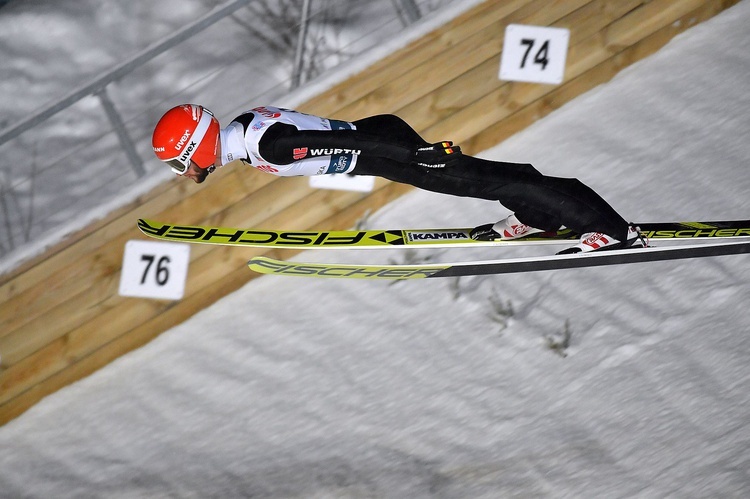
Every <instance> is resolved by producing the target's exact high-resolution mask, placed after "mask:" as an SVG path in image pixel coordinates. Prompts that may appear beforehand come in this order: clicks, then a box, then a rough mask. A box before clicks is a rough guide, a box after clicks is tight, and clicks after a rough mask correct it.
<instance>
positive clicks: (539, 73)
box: [500, 24, 570, 84]
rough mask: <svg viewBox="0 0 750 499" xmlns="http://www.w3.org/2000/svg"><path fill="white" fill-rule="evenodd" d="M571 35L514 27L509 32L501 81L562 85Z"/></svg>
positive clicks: (547, 29)
mask: <svg viewBox="0 0 750 499" xmlns="http://www.w3.org/2000/svg"><path fill="white" fill-rule="evenodd" d="M569 39H570V31H569V30H567V29H565V28H550V27H545V26H526V25H523V24H510V25H508V27H507V28H506V29H505V40H504V42H503V54H502V58H501V60H500V79H501V80H511V81H527V82H533V83H553V84H558V83H562V81H563V78H564V76H565V59H566V56H567V53H568V40H569Z"/></svg>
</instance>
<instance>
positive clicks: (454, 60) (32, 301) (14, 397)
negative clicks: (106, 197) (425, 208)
mask: <svg viewBox="0 0 750 499" xmlns="http://www.w3.org/2000/svg"><path fill="white" fill-rule="evenodd" d="M737 1H738V0H724V1H719V0H557V1H553V0H502V1H501V0H489V1H487V2H485V3H482V4H480V5H478V6H476V7H475V8H473V9H471V10H470V11H468V12H466V13H464V14H462V15H460V16H459V17H457V18H456V19H454V20H452V21H451V22H449V23H448V24H447V25H444V26H442V27H440V28H439V29H437V30H435V31H433V32H431V33H429V34H428V35H427V36H424V37H423V38H421V39H419V40H416V41H414V42H412V43H411V44H409V45H408V46H407V47H405V48H404V49H402V50H399V51H397V52H396V53H394V54H391V55H389V56H387V57H385V58H383V59H381V60H380V61H378V62H377V63H375V64H373V65H372V66H371V67H369V68H368V69H366V70H364V71H362V72H361V73H359V74H357V75H355V76H353V77H351V78H349V79H348V80H346V81H344V82H342V83H340V84H338V85H336V86H335V87H334V88H331V89H330V90H328V91H326V92H324V93H322V94H321V95H319V96H317V97H316V98H314V99H312V100H311V101H309V102H307V103H305V104H304V105H302V106H300V107H299V110H301V111H305V112H308V113H313V114H319V115H322V116H328V117H334V118H338V119H343V120H356V119H360V118H363V117H366V116H369V115H374V114H379V113H395V114H398V115H399V116H401V117H403V118H404V119H406V120H407V121H408V122H409V123H411V124H412V125H413V126H414V127H415V128H416V129H417V130H419V131H420V132H421V133H422V135H423V136H424V137H425V138H426V139H428V140H430V141H437V140H443V139H451V140H453V141H455V142H457V143H459V144H461V146H462V148H463V150H464V151H465V152H467V153H476V152H479V151H481V150H483V149H486V148H488V147H491V146H493V145H495V144H497V143H498V142H500V141H502V140H503V139H505V138H507V137H509V136H510V135H512V134H514V133H516V132H517V131H519V130H521V129H523V128H525V127H526V126H528V125H529V124H531V123H533V122H534V121H535V120H537V119H539V118H541V117H543V116H545V115H546V114H548V113H549V112H551V111H552V110H554V109H556V108H558V107H559V106H561V105H563V104H564V103H566V102H568V101H570V100H571V99H572V98H574V97H576V96H578V95H580V94H582V93H584V92H586V91H587V90H589V89H591V88H593V87H595V86H596V85H599V84H601V83H603V82H606V81H607V80H609V79H611V78H612V77H613V76H614V75H615V74H616V73H617V72H618V71H620V70H621V69H622V68H624V67H626V66H628V65H629V64H631V63H633V62H635V61H637V60H639V59H641V58H643V57H645V56H648V55H649V54H651V53H653V52H655V51H657V50H658V49H659V48H661V47H662V46H664V45H665V44H666V43H667V42H668V41H669V40H670V39H671V38H672V37H673V36H675V35H676V34H678V33H680V32H682V31H684V30H685V29H687V28H689V27H691V26H693V25H695V24H697V23H699V22H701V21H703V20H705V19H708V18H710V17H712V16H714V15H715V14H717V13H718V12H720V11H722V10H723V9H725V8H728V7H730V6H731V5H733V4H735V3H737ZM512 23H517V24H530V25H540V26H556V27H565V28H568V29H570V32H571V36H570V42H569V43H570V46H569V51H568V59H567V66H566V70H565V80H564V82H563V83H562V84H561V85H556V86H553V85H540V84H529V83H510V82H503V81H500V80H498V77H497V75H498V69H499V61H500V53H501V50H502V46H503V35H504V32H505V27H506V26H507V25H508V24H512ZM268 104H273V103H268ZM408 190H410V188H409V187H407V186H403V185H398V184H392V183H389V182H386V181H383V180H379V181H377V182H376V188H375V190H374V191H373V192H372V193H370V194H361V193H350V192H341V191H327V190H313V189H310V188H309V187H308V183H307V179H305V178H278V177H274V176H272V175H268V174H264V173H260V172H256V171H252V170H248V169H247V168H232V167H225V168H223V169H221V170H219V171H218V172H216V173H215V174H214V175H212V177H211V180H210V181H209V182H207V183H205V184H203V185H199V186H198V185H195V184H193V183H192V182H188V181H184V180H183V181H179V180H175V181H171V182H168V183H165V184H163V185H161V186H159V187H158V188H156V189H154V190H153V191H152V192H150V193H148V194H146V195H144V196H142V197H140V198H139V199H136V200H135V201H133V202H132V203H130V204H129V205H128V206H125V207H123V208H121V209H119V210H117V211H116V212H114V213H112V214H110V215H109V216H108V217H106V219H104V220H101V221H99V222H96V223H94V224H91V225H90V226H89V227H87V228H85V229H84V230H82V231H80V232H78V233H76V234H74V235H72V236H70V237H68V238H67V239H65V240H64V241H63V242H61V243H59V244H58V245H57V246H55V247H54V248H52V249H50V250H49V251H47V252H46V253H45V254H43V255H41V256H40V257H38V258H35V259H33V260H32V261H29V262H27V263H26V264H24V265H22V266H21V267H20V268H18V269H16V270H15V271H13V272H11V273H9V274H7V275H4V276H2V277H0V302H2V308H1V309H0V424H3V423H5V422H7V421H9V420H10V419H12V418H14V417H16V416H18V415H19V414H21V413H22V412H23V411H25V410H26V409H28V408H29V407H31V406H32V405H33V404H35V403H36V402H38V401H39V400H40V399H41V398H43V397H44V396H46V395H48V394H50V393H52V392H54V391H56V390H58V389H59V388H61V387H63V386H65V385H67V384H69V383H71V382H73V381H75V380H77V379H80V378H82V377H84V376H86V375H88V374H90V373H92V372H94V371H95V370H97V369H99V368H100V367H102V366H104V365H106V364H107V363H109V362H111V361H112V360H114V359H115V358H117V357H119V356H121V355H123V354H124V353H126V352H128V351H130V350H132V349H134V348H137V347H139V346H141V345H143V344H145V343H146V342H148V341H149V340H151V339H153V338H154V337H155V336H157V335H158V334H160V333H161V332H163V331H165V330H167V329H169V328H171V327H173V326H175V325H176V324H179V323H180V322H183V321H184V320H186V319H188V318H189V317H190V316H192V315H193V314H195V313H196V312H198V311H200V310H201V309H203V308H205V307H206V306H208V305H210V304H211V303H213V302H215V301H216V300H219V299H220V298H222V297H223V296H225V295H227V294H228V293H231V292H232V291H234V290H236V289H238V288H239V287H240V286H242V285H243V284H245V283H246V282H248V281H249V280H250V279H252V278H253V277H254V274H253V273H252V272H250V271H248V270H247V269H246V267H245V263H246V261H247V260H248V259H249V258H250V257H252V256H255V255H257V254H260V253H261V250H252V249H246V248H243V249H236V248H229V247H218V248H217V247H210V246H202V245H196V246H193V247H192V251H191V262H190V271H189V277H188V282H187V288H186V292H185V297H184V298H183V299H182V300H180V301H177V302H172V301H159V300H146V299H137V298H125V297H121V296H119V295H118V285H119V279H120V267H121V264H122V258H123V251H124V246H125V243H126V242H127V241H128V240H131V239H143V237H142V236H141V235H140V234H139V232H138V231H137V230H136V228H135V222H136V219H138V218H141V217H150V218H156V219H160V220H164V221H172V222H178V223H184V224H204V225H229V226H238V227H273V228H285V229H298V230H304V229H310V228H347V227H351V226H352V225H353V224H354V223H355V222H356V219H357V218H359V217H360V216H361V215H362V214H363V213H365V211H366V210H372V209H375V208H378V207H381V206H383V205H384V204H386V203H388V202H390V201H392V200H394V199H396V198H397V197H399V196H401V195H402V194H404V193H405V192H407V191H408ZM275 253H276V252H275V251H272V252H270V254H275ZM275 256H281V257H288V256H290V253H289V252H286V253H283V252H279V254H275ZM249 313H252V312H251V311H250V312H249Z"/></svg>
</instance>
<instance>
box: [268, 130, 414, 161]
mask: <svg viewBox="0 0 750 499" xmlns="http://www.w3.org/2000/svg"><path fill="white" fill-rule="evenodd" d="M332 149H340V150H343V152H347V153H351V154H357V155H360V156H372V157H377V158H387V159H392V160H395V161H398V162H400V163H409V162H410V161H411V160H412V159H413V157H414V151H413V150H412V149H411V148H410V147H408V146H405V145H401V144H394V143H392V142H388V141H385V140H383V139H382V138H380V137H378V136H377V135H373V134H370V133H365V132H360V131H358V130H298V129H297V127H295V126H294V125H288V124H286V123H275V124H273V125H272V126H271V127H269V128H268V130H266V131H265V133H264V134H263V137H262V138H261V139H260V143H259V151H258V152H259V153H260V155H261V157H263V158H264V159H266V160H267V161H270V162H272V163H275V164H277V165H287V164H290V163H293V162H294V161H296V160H298V159H301V158H300V154H303V153H304V154H306V156H304V157H313V156H329V155H330V154H331V150H332Z"/></svg>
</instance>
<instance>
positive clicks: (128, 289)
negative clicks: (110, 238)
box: [120, 240, 190, 300]
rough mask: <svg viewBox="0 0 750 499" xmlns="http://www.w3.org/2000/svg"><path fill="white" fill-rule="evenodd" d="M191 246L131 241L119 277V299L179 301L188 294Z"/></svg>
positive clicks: (126, 248) (126, 247) (126, 245)
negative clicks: (126, 297) (120, 296)
mask: <svg viewBox="0 0 750 499" xmlns="http://www.w3.org/2000/svg"><path fill="white" fill-rule="evenodd" d="M189 262H190V245H189V244H181V243H166V242H159V241H139V240H133V241H128V242H127V243H126V244H125V256H124V257H123V261H122V274H121V275H120V295H122V296H140V297H144V298H160V299H165V300H179V299H180V298H182V296H183V295H184V294H185V281H186V280H187V269H188V264H189Z"/></svg>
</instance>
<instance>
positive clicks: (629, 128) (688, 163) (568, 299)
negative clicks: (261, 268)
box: [0, 0, 750, 498]
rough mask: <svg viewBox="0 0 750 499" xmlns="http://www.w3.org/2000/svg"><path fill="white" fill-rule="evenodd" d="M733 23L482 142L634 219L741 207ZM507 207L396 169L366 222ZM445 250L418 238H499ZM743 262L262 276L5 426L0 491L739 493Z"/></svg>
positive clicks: (697, 31) (743, 210)
mask: <svg viewBox="0 0 750 499" xmlns="http://www.w3.org/2000/svg"><path fill="white" fill-rule="evenodd" d="M748 24H750V1H748V0H745V1H743V2H741V3H740V4H738V5H737V6H735V7H732V8H730V9H729V10H727V11H725V12H724V13H722V14H721V15H719V16H717V17H716V18H714V19H712V20H710V21H708V22H706V23H704V24H702V25H699V26H697V27H695V28H693V29H691V30H689V31H688V32H686V33H685V34H684V35H682V36H680V37H678V38H677V39H675V40H674V41H673V42H672V43H670V44H669V45H668V46H667V47H666V48H664V49H663V50H662V51H660V52H659V53H657V54H656V55H654V56H652V57H650V58H649V59H646V60H644V61H642V62H640V63H638V64H636V65H635V66H632V67H630V68H629V69H627V70H625V71H624V72H623V73H622V74H620V75H619V76H618V77H617V78H616V79H615V80H613V81H612V82H611V83H609V84H607V85H604V86H602V87H599V88H597V89H595V90H594V91H592V92H590V93H588V94H587V95H584V96H582V97H581V98H579V99H577V100H575V101H574V102H572V103H570V104H569V105H567V106H565V107H564V108H562V109H561V110H559V111H557V112H556V113H554V114H552V115H550V116H549V117H547V118H545V119H544V120H542V121H540V122H538V123H537V124H535V125H534V126H532V127H531V128H529V129H528V130H526V131H524V132H523V133H521V134H519V135H517V136H515V137H513V138H512V139H510V140H508V141H506V142H505V143H503V144H501V145H499V146H497V147H496V148H494V149H492V150H490V151H486V152H485V153H484V154H483V156H485V157H491V158H497V159H503V160H517V161H531V162H533V163H534V164H535V165H536V166H537V167H538V168H539V169H541V170H542V171H544V172H546V173H549V174H554V175H560V176H577V177H579V178H581V179H582V180H583V181H584V182H586V183H588V184H589V185H591V186H592V187H594V188H595V189H596V190H597V191H599V192H600V193H601V194H602V195H603V196H604V197H606V198H607V199H608V200H609V201H610V202H611V203H612V204H613V205H614V206H615V207H617V208H618V209H619V210H620V211H621V212H622V213H623V215H624V216H626V217H628V218H631V219H634V220H635V219H637V220H651V219H690V218H717V219H718V218H748V216H750V200H748V196H747V192H748V188H750V179H748V176H747V173H746V172H747V169H746V162H747V158H748V155H750V140H749V139H750V119H748V115H750V100H749V99H750V98H749V97H748V92H747V89H748V87H747V75H748V73H750V53H749V52H748V51H747V50H746V48H747V47H748V46H750V31H748V29H747V26H748ZM405 118H407V119H408V116H407V117H405ZM505 213H506V211H505V210H503V209H502V208H501V207H499V206H497V205H496V204H493V203H487V202H483V201H475V200H466V199H456V198H450V197H446V196H439V195H435V194H431V193H426V192H414V193H413V194H410V195H408V196H406V197H404V198H402V199H400V200H398V201H397V202H395V203H392V204H391V205H389V206H387V207H386V208H385V209H383V210H381V211H380V212H379V213H377V214H375V215H373V216H372V217H371V219H370V220H369V226H371V227H391V226H399V225H409V226H415V225H419V226H440V225H454V224H460V225H470V224H475V223H477V224H478V223H482V222H488V221H490V220H492V219H493V218H499V217H501V216H503V215H504V214H505ZM456 251H457V250H453V252H443V253H436V254H432V256H433V257H434V258H435V259H441V258H446V259H457V258H471V257H494V256H497V255H496V251H499V250H489V249H483V250H481V251H472V253H468V252H464V251H462V250H458V251H457V252H456ZM394 255H395V254H389V255H383V254H382V253H377V254H375V253H362V252H360V253H346V254H344V253H330V252H326V253H323V252H308V253H305V254H303V255H302V257H301V258H304V259H305V260H315V259H320V260H325V259H339V260H343V259H349V260H351V261H366V259H375V258H386V257H392V258H399V259H403V258H405V256H404V255H401V254H398V255H397V256H394ZM748 263H749V260H748V257H747V256H731V257H721V258H715V259H705V260H700V261H684V262H667V263H653V264H643V265H633V266H623V267H610V268H597V269H581V270H571V271H558V272H548V273H534V274H524V275H509V276H497V277H487V278H471V279H461V280H455V279H445V280H437V279H436V280H430V281H418V282H399V283H395V284H389V283H382V282H342V281H338V280H305V279H299V278H281V277H264V278H260V279H257V280H255V281H253V282H251V283H249V284H248V285H247V286H246V287H244V288H243V289H241V290H239V291H238V292H236V293H234V294H233V295H231V296H229V297H227V298H225V299H224V300H222V301H221V302H219V303H217V304H215V305H213V306H211V307H209V308H207V309H206V310H205V311H204V312H202V313H200V314H198V315H197V316H195V317H193V318H192V319H190V320H189V321H187V322H185V323H184V324H182V325H180V326H178V327H176V328H174V329H172V330H170V331H168V332H167V333H165V334H163V335H162V336H161V337H159V338H158V339H156V340H155V341H153V342H152V343H150V344H149V345H147V346H146V347H144V348H142V349H140V350H138V351H135V352H133V353H131V354H129V355H127V356H125V357H123V358H121V359H119V360H118V361H116V362H114V363H113V364H111V365H109V366H108V367H106V368H104V369H102V370H101V371H99V372H97V373H96V374H94V375H92V376H90V377H89V378H87V379H85V380H82V381H80V382H78V383H76V384H75V385H72V386H70V387H68V388H65V389H64V390H61V391H60V392H58V393H56V394H54V395H52V396H50V397H48V398H47V399H45V400H44V401H42V402H41V403H40V404H38V405H37V406H35V407H34V408H32V409H31V410H30V411H28V412H27V413H26V414H24V415H23V416H21V417H20V418H18V419H17V420H14V421H12V422H10V423H9V424H7V425H5V426H4V427H2V428H0V449H2V452H0V496H4V497H18V496H30V497H156V496H161V497H163V496H174V497H410V498H416V497H487V498H496V497H576V498H579V497H592V498H601V497H659V498H660V497H747V496H750V476H749V475H748V468H749V467H750V424H749V423H750V392H749V391H748V389H747V387H748V384H749V383H750V361H749V360H750V342H748V341H747V334H748V329H750V310H749V309H748V307H747V303H746V302H747V297H748V296H750V266H749V265H748ZM566 331H567V333H568V334H569V335H570V346H569V348H567V349H558V350H553V349H551V348H549V343H550V342H552V343H554V342H555V341H559V340H560V339H561V338H563V337H564V336H565V333H566Z"/></svg>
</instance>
